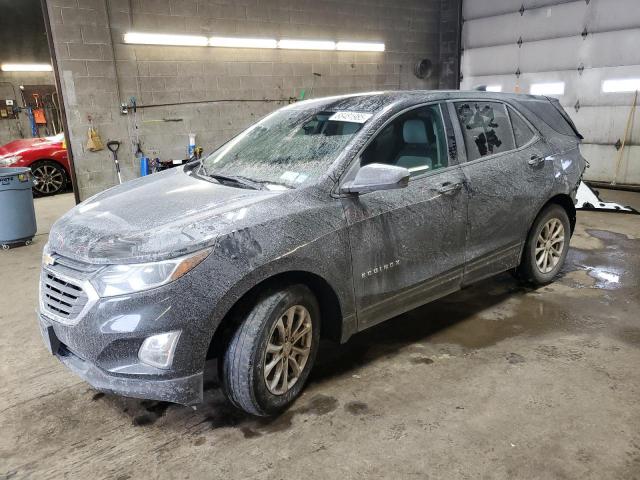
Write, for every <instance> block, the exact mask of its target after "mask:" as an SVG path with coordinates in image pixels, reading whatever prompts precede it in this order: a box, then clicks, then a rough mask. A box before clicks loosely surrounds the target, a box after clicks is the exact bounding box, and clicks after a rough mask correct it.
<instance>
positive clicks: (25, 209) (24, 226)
mask: <svg viewBox="0 0 640 480" xmlns="http://www.w3.org/2000/svg"><path fill="white" fill-rule="evenodd" d="M31 187H33V179H32V176H31V170H30V169H29V168H24V167H16V168H0V245H2V248H3V249H6V248H9V247H10V246H11V245H12V244H19V243H27V244H29V243H31V239H32V238H33V236H34V235H35V234H36V230H37V226H36V212H35V210H34V209H33V194H32V193H31Z"/></svg>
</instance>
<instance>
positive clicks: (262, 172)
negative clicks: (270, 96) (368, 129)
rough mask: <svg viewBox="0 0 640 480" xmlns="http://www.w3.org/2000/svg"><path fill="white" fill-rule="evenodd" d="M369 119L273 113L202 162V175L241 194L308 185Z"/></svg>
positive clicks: (344, 114) (296, 111)
mask: <svg viewBox="0 0 640 480" xmlns="http://www.w3.org/2000/svg"><path fill="white" fill-rule="evenodd" d="M370 116H371V114H368V113H359V112H328V111H321V112H318V111H317V110H299V109H293V108H285V109H283V110H278V111H276V112H274V113H272V114H271V115H268V116H267V117H265V118H264V119H262V120H261V121H259V122H258V123H256V124H255V125H252V126H251V127H249V128H248V129H247V130H245V131H244V132H242V133H241V134H240V135H238V136H237V137H235V138H233V139H232V140H230V141H229V142H228V143H226V144H225V145H223V146H221V147H220V148H219V149H218V150H216V151H215V152H213V153H212V154H211V155H209V156H208V157H207V158H205V159H204V160H203V161H202V166H203V168H202V172H201V173H202V174H203V175H206V176H209V177H212V178H215V179H216V180H218V181H220V182H221V183H227V182H228V184H234V185H238V186H244V187H246V188H255V185H256V184H258V185H261V186H263V187H264V188H269V189H277V188H278V187H279V188H295V187H299V186H301V185H305V184H309V183H311V182H313V181H315V180H316V179H317V178H318V177H320V176H321V175H322V174H323V173H325V172H326V171H327V168H328V167H329V166H330V165H331V163H332V162H333V161H334V160H335V159H336V158H337V156H338V155H339V154H340V152H341V151H342V150H343V148H344V147H345V146H346V144H347V143H348V142H349V141H350V140H351V139H352V138H353V136H354V135H355V134H356V133H357V132H358V131H359V130H360V129H361V128H362V125H363V124H364V122H365V121H366V120H368V119H369V117H370ZM252 184H253V185H254V186H253V187H252Z"/></svg>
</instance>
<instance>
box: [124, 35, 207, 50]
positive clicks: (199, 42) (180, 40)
mask: <svg viewBox="0 0 640 480" xmlns="http://www.w3.org/2000/svg"><path fill="white" fill-rule="evenodd" d="M124 43H134V44H138V45H173V46H182V47H206V46H207V45H209V39H208V38H207V37H203V36H199V35H166V34H163V33H136V32H129V33H125V35H124Z"/></svg>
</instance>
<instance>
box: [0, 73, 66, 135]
mask: <svg viewBox="0 0 640 480" xmlns="http://www.w3.org/2000/svg"><path fill="white" fill-rule="evenodd" d="M20 85H55V80H54V78H53V73H51V72H1V71H0V99H2V100H8V99H10V100H14V104H15V105H18V106H20V107H22V106H23V102H22V98H21V95H20ZM52 134H53V133H52ZM31 137H33V135H32V134H31V126H30V125H29V118H28V117H27V114H26V113H20V114H18V118H17V119H0V145H4V144H5V143H8V142H10V141H12V140H18V139H20V138H31Z"/></svg>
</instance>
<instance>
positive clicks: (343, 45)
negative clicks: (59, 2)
mask: <svg viewBox="0 0 640 480" xmlns="http://www.w3.org/2000/svg"><path fill="white" fill-rule="evenodd" d="M124 43H132V44H139V45H178V46H188V47H205V46H207V45H209V46H211V47H231V48H282V49H292V50H342V51H353V52H384V49H385V45H384V43H378V42H337V43H336V42H333V41H331V40H294V39H283V40H275V39H273V38H241V37H210V38H207V37H203V36H199V35H168V34H164V33H140V32H128V33H125V35H124ZM49 68H51V67H49Z"/></svg>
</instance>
